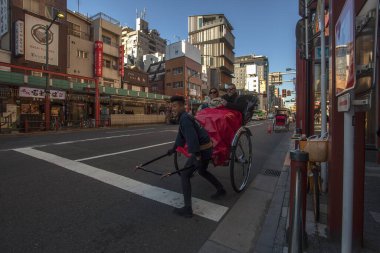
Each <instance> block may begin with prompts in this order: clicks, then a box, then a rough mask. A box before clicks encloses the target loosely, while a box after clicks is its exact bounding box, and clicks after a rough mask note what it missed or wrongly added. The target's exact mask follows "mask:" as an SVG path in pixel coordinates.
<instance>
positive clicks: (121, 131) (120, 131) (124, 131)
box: [106, 127, 156, 134]
mask: <svg viewBox="0 0 380 253" xmlns="http://www.w3.org/2000/svg"><path fill="white" fill-rule="evenodd" d="M152 129H156V128H154V127H151V128H140V129H133V130H119V131H110V132H106V134H113V133H126V132H136V131H144V130H152Z"/></svg>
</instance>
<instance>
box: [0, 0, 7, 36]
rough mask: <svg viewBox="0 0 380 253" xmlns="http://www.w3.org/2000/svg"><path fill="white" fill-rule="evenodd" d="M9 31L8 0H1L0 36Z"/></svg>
mask: <svg viewBox="0 0 380 253" xmlns="http://www.w3.org/2000/svg"><path fill="white" fill-rule="evenodd" d="M7 32H8V0H0V38H1V37H2V36H3V35H4V34H6V33H7Z"/></svg>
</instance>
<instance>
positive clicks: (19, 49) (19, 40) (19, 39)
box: [0, 0, 25, 56]
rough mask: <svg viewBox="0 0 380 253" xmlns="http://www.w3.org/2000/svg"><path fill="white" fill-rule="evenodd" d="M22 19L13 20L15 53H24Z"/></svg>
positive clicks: (17, 54)
mask: <svg viewBox="0 0 380 253" xmlns="http://www.w3.org/2000/svg"><path fill="white" fill-rule="evenodd" d="M0 1H1V0H0ZM24 42H25V41H24V21H22V20H17V21H16V22H15V43H16V45H15V55H16V56H19V55H24Z"/></svg>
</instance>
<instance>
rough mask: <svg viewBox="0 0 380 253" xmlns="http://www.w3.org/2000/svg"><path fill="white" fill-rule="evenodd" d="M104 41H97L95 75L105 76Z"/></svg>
mask: <svg viewBox="0 0 380 253" xmlns="http://www.w3.org/2000/svg"><path fill="white" fill-rule="evenodd" d="M102 67H103V42H102V41H95V76H96V77H102V76H103V71H102Z"/></svg>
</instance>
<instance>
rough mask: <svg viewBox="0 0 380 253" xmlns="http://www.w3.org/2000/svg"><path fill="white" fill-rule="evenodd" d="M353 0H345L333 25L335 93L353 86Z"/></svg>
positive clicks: (340, 92)
mask: <svg viewBox="0 0 380 253" xmlns="http://www.w3.org/2000/svg"><path fill="white" fill-rule="evenodd" d="M354 15H355V12H354V1H353V0H347V1H346V3H345V5H344V7H343V9H342V12H341V13H340V16H339V18H338V21H337V23H336V25H335V38H336V41H335V80H336V86H335V95H336V96H338V95H340V94H342V93H344V92H347V91H348V90H351V89H353V88H354V87H355V82H356V80H355V79H356V78H355V75H356V74H355V58H354V57H355V19H354Z"/></svg>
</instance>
